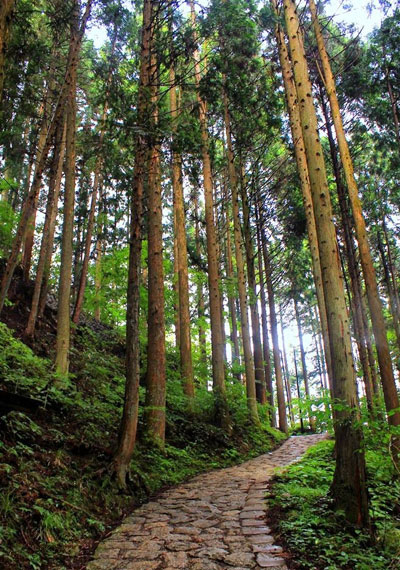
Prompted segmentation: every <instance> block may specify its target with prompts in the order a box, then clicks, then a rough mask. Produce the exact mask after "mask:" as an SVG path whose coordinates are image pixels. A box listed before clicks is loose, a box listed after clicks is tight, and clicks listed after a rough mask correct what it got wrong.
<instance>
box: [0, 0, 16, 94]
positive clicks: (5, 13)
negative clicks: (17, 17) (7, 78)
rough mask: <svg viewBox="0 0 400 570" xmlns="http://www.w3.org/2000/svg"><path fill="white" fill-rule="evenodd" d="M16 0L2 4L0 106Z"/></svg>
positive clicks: (0, 10) (4, 0)
mask: <svg viewBox="0 0 400 570" xmlns="http://www.w3.org/2000/svg"><path fill="white" fill-rule="evenodd" d="M14 6H15V0H2V2H1V4H0V104H1V101H2V99H3V86H4V61H5V55H6V50H7V41H8V36H9V31H10V26H11V19H12V13H13V10H14Z"/></svg>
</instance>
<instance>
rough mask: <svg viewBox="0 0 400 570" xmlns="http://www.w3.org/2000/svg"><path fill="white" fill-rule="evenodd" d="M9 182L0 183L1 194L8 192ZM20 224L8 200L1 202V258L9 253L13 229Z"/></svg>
mask: <svg viewBox="0 0 400 570" xmlns="http://www.w3.org/2000/svg"><path fill="white" fill-rule="evenodd" d="M8 187H9V182H8V181H7V180H2V181H1V182H0V193H2V192H4V191H5V190H8V189H9V188H8ZM17 223H18V216H17V214H16V213H15V212H14V211H13V209H12V207H11V206H10V204H9V203H8V202H7V201H6V200H0V256H1V257H3V256H4V255H5V254H7V253H8V251H9V249H10V247H11V245H12V238H13V229H14V228H15V227H16V225H17Z"/></svg>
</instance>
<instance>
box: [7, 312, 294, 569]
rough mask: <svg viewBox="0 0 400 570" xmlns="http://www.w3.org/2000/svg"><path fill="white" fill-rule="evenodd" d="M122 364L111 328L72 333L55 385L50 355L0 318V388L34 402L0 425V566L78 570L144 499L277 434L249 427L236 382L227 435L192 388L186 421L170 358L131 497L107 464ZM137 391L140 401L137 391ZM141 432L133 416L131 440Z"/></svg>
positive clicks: (261, 447)
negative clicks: (160, 432) (158, 421)
mask: <svg viewBox="0 0 400 570" xmlns="http://www.w3.org/2000/svg"><path fill="white" fill-rule="evenodd" d="M123 366H124V350H123V342H122V341H121V338H120V337H119V336H118V334H117V333H115V332H113V331H112V330H111V329H110V330H104V331H100V332H99V331H97V332H95V331H93V330H91V329H90V328H89V327H85V328H80V329H78V330H77V331H76V333H75V337H74V347H73V350H72V354H71V375H70V377H69V378H68V380H67V379H63V381H62V382H58V381H57V380H58V379H55V378H54V374H53V370H52V366H51V362H50V360H48V359H46V358H40V357H38V356H36V355H35V354H34V353H33V352H32V350H31V349H30V348H28V347H27V346H25V345H24V344H23V343H22V342H20V341H19V340H17V339H15V338H14V337H13V335H12V333H11V332H10V331H9V330H8V329H7V327H6V326H5V325H3V324H1V323H0V389H2V390H4V391H7V392H9V393H10V392H11V393H17V394H20V395H23V396H25V397H30V398H34V399H35V400H39V401H40V402H41V406H40V408H39V410H38V411H37V412H35V413H31V412H27V411H26V410H25V411H23V410H19V411H18V410H12V411H9V412H8V413H6V414H5V415H4V414H3V416H2V417H1V418H0V431H1V436H2V437H1V441H2V442H1V444H0V567H1V568H7V569H8V570H17V569H18V570H21V569H25V568H26V569H27V568H29V569H31V570H37V569H43V568H46V569H49V570H51V569H62V568H82V567H83V566H84V563H85V560H86V559H87V556H88V554H90V553H91V552H92V551H93V548H94V545H95V543H96V541H97V540H99V539H100V538H101V536H102V535H104V533H105V532H107V531H108V530H109V529H110V528H111V527H112V526H114V525H115V524H117V523H118V522H119V521H120V520H121V518H122V517H123V515H124V514H126V513H128V512H129V511H131V510H132V508H133V507H134V506H135V505H138V504H140V503H141V502H143V501H145V500H146V499H147V498H148V497H149V496H150V495H151V494H153V493H155V492H157V491H158V490H159V489H161V488H162V487H165V486H169V485H174V484H177V483H179V482H180V481H182V480H184V479H186V478H188V477H190V476H192V475H195V474H197V473H199V472H202V471H205V470H209V469H211V468H217V467H223V466H228V465H231V464H233V463H237V462H240V461H242V460H244V459H246V458H248V457H251V456H254V455H257V454H260V453H263V452H265V451H267V450H269V449H271V448H272V447H273V446H275V445H276V443H277V441H279V439H281V438H282V437H284V436H282V434H280V433H279V432H277V431H275V430H272V429H271V428H269V427H268V426H267V425H264V424H263V425H262V426H261V427H260V428H257V429H256V428H254V427H253V428H252V427H250V426H249V425H248V424H247V419H246V418H247V411H246V404H245V398H244V395H243V386H241V385H231V386H230V388H229V390H228V398H229V404H230V408H231V410H232V421H233V428H234V430H233V435H232V437H230V438H228V437H227V435H226V434H225V433H224V432H223V431H222V430H221V429H220V428H218V427H217V426H215V425H214V423H213V417H212V413H213V407H212V397H211V394H210V393H208V392H207V391H206V390H205V389H201V388H198V390H197V397H196V413H195V415H193V416H188V415H187V413H186V411H185V410H186V408H187V406H186V401H185V398H184V395H183V392H182V388H181V384H180V382H179V378H178V377H177V374H176V369H177V366H176V357H175V355H174V353H173V351H170V354H169V365H168V378H169V380H168V394H167V444H166V447H165V451H164V452H161V451H160V450H159V449H154V448H152V447H149V446H148V445H147V444H146V441H144V440H143V439H142V438H140V439H139V443H138V445H137V447H136V451H135V455H134V458H133V461H132V469H131V479H130V483H129V489H128V492H127V493H121V492H120V491H119V490H118V489H117V487H116V484H115V482H114V481H113V479H112V477H111V473H110V470H109V465H110V461H111V458H112V453H113V450H114V449H115V444H116V438H117V430H118V425H119V421H120V416H121V405H122V401H123V386H124V369H123ZM55 380H56V381H55ZM140 393H141V398H142V400H143V397H144V388H143V387H141V389H140ZM260 413H261V414H264V415H265V410H262V409H260ZM142 427H143V426H142V418H140V420H139V436H140V434H141V433H142Z"/></svg>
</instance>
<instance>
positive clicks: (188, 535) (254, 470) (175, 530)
mask: <svg viewBox="0 0 400 570" xmlns="http://www.w3.org/2000/svg"><path fill="white" fill-rule="evenodd" d="M325 437H326V435H325V434H316V435H308V436H294V437H291V438H290V439H289V440H287V441H286V442H285V443H284V444H283V445H282V446H281V447H280V448H278V449H276V450H275V451H272V452H270V453H267V454H264V455H261V456H260V457H257V458H255V459H251V460H250V461H246V462H245V463H242V464H241V465H237V466H234V467H229V468H227V469H220V470H218V471H213V472H211V473H205V474H202V475H199V476H197V477H194V478H193V479H191V480H190V481H188V482H186V483H184V484H182V485H179V486H177V487H174V488H172V489H169V490H166V491H165V492H163V493H162V494H160V495H159V496H158V497H157V499H155V500H153V501H151V502H149V503H147V504H145V505H143V506H142V507H140V508H139V509H137V510H135V511H134V513H133V514H132V515H130V516H129V517H127V518H126V519H125V520H124V522H123V524H122V525H121V526H119V527H118V528H117V529H115V530H114V531H113V532H112V534H111V535H110V536H109V537H108V538H107V539H106V540H104V541H103V542H101V543H100V545H99V546H98V548H97V550H96V553H95V556H94V560H93V561H92V562H90V563H89V565H88V566H87V568H88V570H128V569H129V570H158V569H165V570H173V569H179V568H185V569H190V570H218V569H222V568H231V569H232V570H245V569H248V568H255V569H262V568H269V569H270V570H271V569H274V568H276V569H280V570H284V569H285V568H287V566H286V561H285V560H286V557H287V555H286V554H285V553H284V552H283V551H282V548H281V547H280V546H278V545H276V544H274V537H273V536H272V534H271V529H270V528H269V527H268V526H267V523H266V518H267V516H268V515H267V513H268V504H267V500H266V499H265V495H266V492H267V489H268V484H269V481H270V479H271V477H272V475H273V472H274V469H275V468H276V467H282V466H285V465H289V464H290V463H292V462H293V461H294V460H296V459H297V458H298V457H299V456H301V455H302V454H303V453H304V452H305V451H306V449H307V448H309V447H310V446H311V445H313V444H315V443H317V442H318V441H321V439H324V438H325Z"/></svg>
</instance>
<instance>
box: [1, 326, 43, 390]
mask: <svg viewBox="0 0 400 570" xmlns="http://www.w3.org/2000/svg"><path fill="white" fill-rule="evenodd" d="M50 377H51V375H50V361H48V360H45V359H44V358H39V357H37V356H36V355H35V354H34V353H33V352H32V350H31V349H30V348H28V347H27V346H26V345H25V344H23V343H22V342H20V341H19V340H16V339H15V338H14V337H13V334H12V332H11V331H10V329H8V328H7V326H6V325H4V324H3V323H0V379H1V384H2V385H3V387H4V388H6V389H11V390H12V391H18V392H19V393H21V394H29V395H30V396H31V397H37V396H40V394H41V393H42V391H43V390H44V388H45V387H46V386H47V384H48V382H49V381H50Z"/></svg>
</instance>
